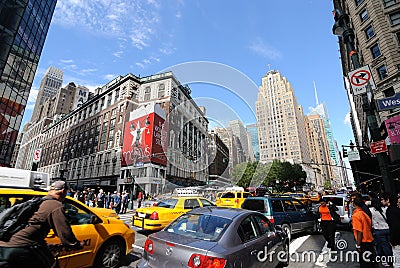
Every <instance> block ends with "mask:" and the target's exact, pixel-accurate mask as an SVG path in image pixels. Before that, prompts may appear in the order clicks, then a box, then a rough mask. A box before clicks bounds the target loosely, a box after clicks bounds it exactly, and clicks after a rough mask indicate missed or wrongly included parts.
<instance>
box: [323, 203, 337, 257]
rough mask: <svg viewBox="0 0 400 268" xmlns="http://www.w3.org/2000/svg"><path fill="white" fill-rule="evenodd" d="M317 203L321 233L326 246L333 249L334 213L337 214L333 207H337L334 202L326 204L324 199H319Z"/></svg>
mask: <svg viewBox="0 0 400 268" xmlns="http://www.w3.org/2000/svg"><path fill="white" fill-rule="evenodd" d="M319 203H320V206H319V208H318V212H319V215H320V218H321V229H322V235H323V236H324V238H325V240H326V242H328V248H330V249H332V250H334V249H335V232H336V223H335V218H336V215H338V214H337V213H336V212H335V209H336V210H337V207H336V206H335V205H334V204H329V206H328V205H327V203H326V200H325V199H320V201H319ZM335 214H336V215H335Z"/></svg>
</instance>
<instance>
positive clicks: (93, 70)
mask: <svg viewBox="0 0 400 268" xmlns="http://www.w3.org/2000/svg"><path fill="white" fill-rule="evenodd" d="M97 71H98V69H95V68H93V69H82V70H80V72H81V73H83V74H87V73H94V72H97Z"/></svg>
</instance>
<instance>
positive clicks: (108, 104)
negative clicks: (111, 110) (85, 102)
mask: <svg viewBox="0 0 400 268" xmlns="http://www.w3.org/2000/svg"><path fill="white" fill-rule="evenodd" d="M111 101H112V93H110V94H108V97H107V107H108V106H110V105H111Z"/></svg>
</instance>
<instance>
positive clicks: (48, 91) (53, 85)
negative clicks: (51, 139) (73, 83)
mask: <svg viewBox="0 0 400 268" xmlns="http://www.w3.org/2000/svg"><path fill="white" fill-rule="evenodd" d="M63 75H64V73H63V71H62V70H60V69H57V68H56V67H53V66H50V67H49V68H48V69H47V71H46V73H45V74H44V76H43V78H42V82H41V83H40V88H39V92H38V95H37V98H36V103H35V108H34V109H33V112H32V118H31V122H37V121H38V120H40V119H41V115H42V114H43V112H42V110H43V104H44V102H45V101H46V100H49V99H51V98H53V97H54V96H55V95H56V94H57V91H58V90H59V89H60V88H61V85H62V82H63Z"/></svg>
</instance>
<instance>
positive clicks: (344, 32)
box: [332, 9, 396, 193]
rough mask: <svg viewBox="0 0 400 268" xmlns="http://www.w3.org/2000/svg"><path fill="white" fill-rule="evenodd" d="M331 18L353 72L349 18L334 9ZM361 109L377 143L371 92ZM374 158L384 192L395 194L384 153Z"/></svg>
mask: <svg viewBox="0 0 400 268" xmlns="http://www.w3.org/2000/svg"><path fill="white" fill-rule="evenodd" d="M333 16H334V19H335V24H334V25H333V29H332V31H333V34H335V35H339V36H341V37H342V40H343V43H345V44H346V48H347V51H348V53H349V57H350V59H351V62H352V64H353V68H354V70H356V69H358V68H360V67H361V64H360V60H359V57H358V53H357V50H356V48H355V45H354V38H355V35H354V31H353V29H351V28H349V25H348V24H349V21H350V20H349V16H348V15H347V14H342V11H341V10H340V9H335V10H334V11H333ZM362 101H363V104H362V107H363V111H364V112H365V113H366V116H367V123H368V128H369V131H370V134H371V137H372V140H373V141H379V140H381V139H382V137H381V134H380V131H379V127H378V123H377V120H376V114H375V104H374V101H373V94H372V92H371V101H370V100H369V98H368V93H363V94H362ZM376 157H377V159H378V163H379V169H380V172H381V176H382V180H383V184H384V187H385V188H384V189H385V191H386V192H392V193H395V192H396V189H395V185H394V182H393V178H392V176H391V173H390V171H389V160H388V157H387V155H386V153H378V154H376Z"/></svg>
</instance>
